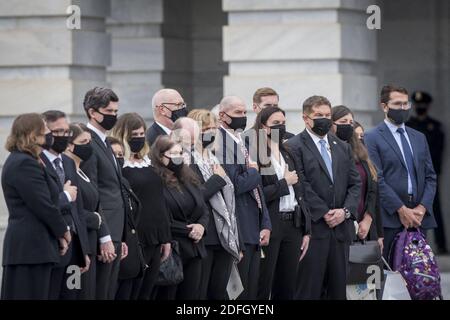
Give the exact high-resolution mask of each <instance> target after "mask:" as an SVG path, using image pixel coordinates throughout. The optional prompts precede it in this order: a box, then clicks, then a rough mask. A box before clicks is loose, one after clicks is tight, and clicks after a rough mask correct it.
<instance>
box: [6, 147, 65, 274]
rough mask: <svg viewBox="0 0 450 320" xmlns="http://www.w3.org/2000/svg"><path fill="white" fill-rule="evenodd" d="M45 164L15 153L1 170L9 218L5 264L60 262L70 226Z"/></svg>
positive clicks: (23, 154)
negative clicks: (62, 243) (60, 242)
mask: <svg viewBox="0 0 450 320" xmlns="http://www.w3.org/2000/svg"><path fill="white" fill-rule="evenodd" d="M48 180H49V177H48V175H47V173H46V172H45V171H44V169H43V165H42V164H41V163H40V162H39V161H38V160H37V159H34V158H33V157H32V156H31V155H29V154H27V153H23V152H12V153H11V154H10V155H9V156H8V158H7V159H6V161H5V164H4V165H3V170H2V188H3V195H4V197H5V201H6V206H7V207H8V212H9V217H8V226H7V228H6V233H5V238H4V243H3V260H2V263H3V265H4V266H5V265H16V264H42V263H59V261H60V255H59V246H58V240H57V239H58V238H61V237H63V235H64V233H65V232H66V231H67V223H66V221H65V220H64V219H63V217H62V214H61V212H60V210H59V207H58V205H57V203H58V193H57V189H56V190H55V189H53V188H54V186H53V187H52V186H49V184H48Z"/></svg>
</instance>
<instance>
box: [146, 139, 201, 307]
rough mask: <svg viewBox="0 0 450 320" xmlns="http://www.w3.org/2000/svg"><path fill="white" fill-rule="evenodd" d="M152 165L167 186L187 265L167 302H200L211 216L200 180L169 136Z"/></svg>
mask: <svg viewBox="0 0 450 320" xmlns="http://www.w3.org/2000/svg"><path fill="white" fill-rule="evenodd" d="M151 161H152V165H153V166H154V167H155V170H156V172H157V173H158V174H159V175H160V177H162V180H163V183H164V192H163V196H164V199H165V201H166V205H167V208H168V210H169V216H170V220H171V224H170V228H171V232H172V237H173V239H174V240H176V241H178V243H179V249H180V256H181V259H182V262H183V273H184V280H183V281H182V282H181V283H180V284H178V285H177V286H172V287H170V288H166V290H167V298H169V299H175V298H176V299H177V300H193V299H198V298H199V289H200V279H201V259H202V258H204V257H206V248H205V244H204V241H203V235H204V234H205V232H206V228H207V226H208V220H209V212H208V209H207V207H206V204H205V201H204V199H203V193H202V191H201V189H200V183H199V181H198V178H197V177H196V176H195V174H194V173H193V172H192V170H191V169H189V167H188V166H187V165H185V164H184V163H183V161H184V158H183V149H182V147H181V146H180V145H179V144H176V143H175V142H173V141H171V140H170V138H169V137H167V136H160V137H158V138H157V139H156V141H155V143H154V144H153V146H152V150H151Z"/></svg>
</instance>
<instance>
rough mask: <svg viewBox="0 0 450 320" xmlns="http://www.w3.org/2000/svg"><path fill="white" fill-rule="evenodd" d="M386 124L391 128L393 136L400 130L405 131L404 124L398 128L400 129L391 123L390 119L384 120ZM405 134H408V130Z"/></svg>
mask: <svg viewBox="0 0 450 320" xmlns="http://www.w3.org/2000/svg"><path fill="white" fill-rule="evenodd" d="M384 123H386V125H387V127H388V128H389V130H391V132H392V134H394V133H398V132H397V129H398V128H403V130H405V124H404V123H402V125H401V126H398V127H397V126H396V125H395V124H393V123H392V122H390V121H389V120H388V119H384ZM405 132H406V130H405Z"/></svg>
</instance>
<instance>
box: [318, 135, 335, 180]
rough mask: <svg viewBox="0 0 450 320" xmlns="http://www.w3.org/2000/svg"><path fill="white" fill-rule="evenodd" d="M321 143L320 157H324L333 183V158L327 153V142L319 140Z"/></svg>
mask: <svg viewBox="0 0 450 320" xmlns="http://www.w3.org/2000/svg"><path fill="white" fill-rule="evenodd" d="M319 143H320V155H321V156H322V159H323V161H325V165H326V166H327V169H328V173H329V174H330V177H331V181H333V169H332V166H331V158H330V155H329V154H328V151H327V142H326V141H325V140H323V139H322V140H319Z"/></svg>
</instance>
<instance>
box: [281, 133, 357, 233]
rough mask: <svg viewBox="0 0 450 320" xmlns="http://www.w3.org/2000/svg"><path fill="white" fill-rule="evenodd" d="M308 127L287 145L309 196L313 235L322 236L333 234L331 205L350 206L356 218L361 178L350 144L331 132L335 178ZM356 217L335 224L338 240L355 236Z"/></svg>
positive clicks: (306, 197)
mask: <svg viewBox="0 0 450 320" xmlns="http://www.w3.org/2000/svg"><path fill="white" fill-rule="evenodd" d="M306 130H307V129H305V130H304V131H303V132H301V133H300V134H298V135H296V136H295V137H293V138H291V139H289V140H288V141H287V145H288V147H289V150H291V152H292V155H293V157H294V159H295V162H296V168H297V171H298V173H299V179H300V181H302V184H303V185H304V188H305V199H306V203H307V205H308V207H309V210H310V212H311V219H312V232H311V233H312V238H313V239H314V238H317V239H321V238H326V237H329V236H330V232H329V229H330V228H329V227H328V225H327V224H326V222H325V220H324V219H323V217H324V215H325V214H326V213H327V212H328V211H329V210H330V209H338V208H347V209H348V210H349V211H350V213H351V214H352V216H353V217H352V219H353V220H354V219H355V218H356V211H357V208H358V203H359V197H360V193H361V179H360V177H359V173H358V171H357V170H356V166H355V162H354V160H353V153H352V150H351V147H350V145H349V144H348V143H346V142H343V141H341V140H339V139H338V138H337V137H336V136H334V135H333V134H331V133H329V134H328V142H329V145H330V148H331V157H332V169H333V177H334V182H333V181H332V180H331V177H330V176H329V173H328V170H327V168H326V165H325V162H324V161H323V159H322V156H321V155H320V152H319V150H318V149H317V146H316V145H315V144H314V141H313V139H312V138H311V137H310V135H309V133H308V132H307V131H306ZM352 219H348V220H345V221H344V222H343V223H341V224H339V225H338V226H336V227H335V228H334V232H335V236H336V238H337V239H338V240H340V241H346V242H351V241H352V240H353V238H354V234H355V231H354V230H355V229H354V226H353V221H352Z"/></svg>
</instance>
